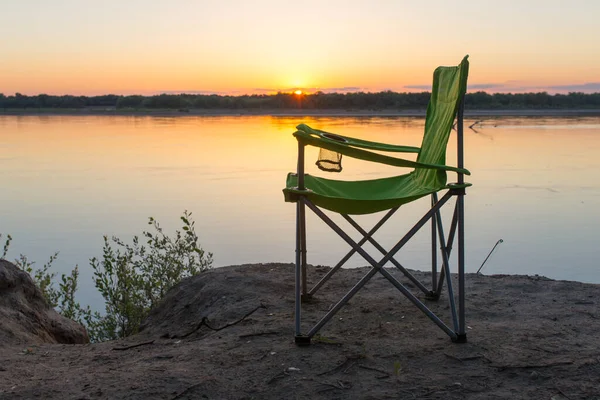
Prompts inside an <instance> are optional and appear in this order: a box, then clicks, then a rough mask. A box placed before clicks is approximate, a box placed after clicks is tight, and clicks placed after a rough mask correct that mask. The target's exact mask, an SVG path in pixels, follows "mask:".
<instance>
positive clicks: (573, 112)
mask: <svg viewBox="0 0 600 400" xmlns="http://www.w3.org/2000/svg"><path fill="white" fill-rule="evenodd" d="M0 116H134V117H187V116H206V117H221V116H232V117H235V116H272V117H415V118H418V117H425V109H413V110H343V109H327V110H315V109H183V110H150V109H147V110H117V109H115V108H85V109H64V110H63V109H23V110H0ZM595 116H600V109H493V110H478V109H477V110H469V109H466V110H465V117H467V118H480V117H595Z"/></svg>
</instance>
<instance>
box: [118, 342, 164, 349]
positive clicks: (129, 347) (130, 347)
mask: <svg viewBox="0 0 600 400" xmlns="http://www.w3.org/2000/svg"><path fill="white" fill-rule="evenodd" d="M152 343H154V340H150V341H148V342H142V343H137V344H132V345H131V346H125V347H113V348H112V349H113V350H129V349H134V348H136V347H140V346H146V345H147V344H152Z"/></svg>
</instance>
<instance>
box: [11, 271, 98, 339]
mask: <svg viewBox="0 0 600 400" xmlns="http://www.w3.org/2000/svg"><path fill="white" fill-rule="evenodd" d="M88 342H89V337H88V334H87V332H86V330H85V328H84V327H83V326H82V325H80V324H78V323H77V322H75V321H72V320H70V319H68V318H65V317H63V316H62V315H60V314H59V313H57V312H56V311H55V310H54V309H53V308H52V307H50V305H49V304H48V302H47V301H46V299H45V298H44V296H43V294H42V291H41V290H40V289H39V288H38V287H37V286H36V285H35V283H34V282H33V279H31V277H30V276H29V274H27V273H26V272H24V271H22V270H21V269H19V268H18V267H17V266H15V265H14V264H12V263H10V262H8V261H6V260H0V347H1V346H6V345H21V344H22V345H32V344H42V343H67V344H75V343H79V344H83V343H88Z"/></svg>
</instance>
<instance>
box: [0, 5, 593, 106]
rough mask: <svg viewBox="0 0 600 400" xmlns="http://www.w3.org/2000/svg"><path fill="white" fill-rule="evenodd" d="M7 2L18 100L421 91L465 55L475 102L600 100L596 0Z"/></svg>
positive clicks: (6, 61)
mask: <svg viewBox="0 0 600 400" xmlns="http://www.w3.org/2000/svg"><path fill="white" fill-rule="evenodd" d="M6 3H7V2H5V4H3V5H1V6H0V34H2V37H4V38H10V40H4V41H3V44H2V46H1V47H0V93H4V94H7V95H9V94H14V93H15V92H20V93H23V94H39V93H49V94H65V93H69V94H85V95H93V94H106V93H117V94H134V93H140V94H152V93H160V92H209V93H231V94H243V93H268V92H274V91H277V90H290V89H293V88H312V89H313V90H316V89H317V88H318V89H321V90H324V91H334V90H335V91H354V90H365V91H379V90H387V89H391V90H395V91H407V90H422V89H426V88H427V86H428V84H429V82H430V80H431V72H432V70H433V68H435V67H436V66H437V65H441V64H456V63H458V62H459V61H460V59H461V58H462V57H463V56H464V55H465V54H470V56H471V57H470V60H471V75H470V79H469V83H470V90H471V91H473V90H479V89H485V90H488V91H541V90H548V91H550V92H556V91H588V92H600V41H599V40H597V36H598V35H597V21H596V19H597V16H598V15H600V2H597V1H595V0H571V1H568V2H567V1H564V0H543V1H542V0H528V1H521V0H519V1H517V0H505V1H503V2H496V1H494V2H492V1H486V0H477V1H476V0H462V1H457V2H447V1H445V0H430V1H428V2H416V1H408V0H407V1H402V0H365V1H352V0H343V1H342V0H331V1H327V2H323V1H316V0H310V1H303V2H297V1H285V0H277V1H275V0H256V1H241V0H240V1H234V0H223V1H218V2H217V1H200V0H198V1H192V0H173V1H169V2H167V1H162V0H161V1H159V0H145V1H142V0H128V1H116V0H106V1H103V2H94V3H92V2H85V1H74V0H55V1H53V2H48V1H45V0H19V1H13V2H9V4H6ZM417 3H422V4H417ZM524 3H525V4H524Z"/></svg>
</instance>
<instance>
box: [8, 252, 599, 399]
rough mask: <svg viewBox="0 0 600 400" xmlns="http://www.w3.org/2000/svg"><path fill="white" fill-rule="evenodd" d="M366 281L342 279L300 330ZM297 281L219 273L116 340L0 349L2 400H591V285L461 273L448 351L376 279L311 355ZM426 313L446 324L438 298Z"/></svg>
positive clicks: (441, 337)
mask: <svg viewBox="0 0 600 400" xmlns="http://www.w3.org/2000/svg"><path fill="white" fill-rule="evenodd" d="M326 270H327V268H325V267H311V269H310V274H309V276H310V279H311V280H312V281H315V280H316V278H317V277H318V276H320V275H322V274H323V272H324V271H326ZM366 271H367V269H352V270H342V271H340V273H338V274H337V275H336V276H335V277H334V279H333V280H332V281H331V282H330V283H329V284H327V285H326V286H325V287H324V288H323V289H322V290H321V291H320V292H318V293H317V295H316V297H315V299H314V301H312V302H310V303H309V304H306V305H305V308H304V312H303V319H304V323H305V324H304V325H303V328H304V329H307V328H309V325H310V322H315V321H316V320H317V319H318V316H319V315H321V314H322V313H323V312H324V311H326V310H327V309H329V308H330V307H331V305H332V304H333V303H334V302H335V301H336V299H338V298H339V297H341V295H342V293H343V291H344V289H349V288H350V287H351V286H352V284H353V283H355V282H356V281H357V280H358V279H359V278H360V277H361V276H362V275H364V274H365V273H366ZM390 271H391V270H390ZM394 274H395V275H399V273H397V272H396V271H394ZM415 274H416V275H417V276H418V277H420V278H422V279H423V280H424V281H425V279H426V278H425V277H426V275H425V274H424V273H420V272H415ZM405 281H406V279H403V280H402V282H405ZM293 285H294V283H293V266H292V265H290V264H265V265H244V266H236V267H226V268H219V269H215V270H212V271H209V272H207V273H205V274H202V275H200V276H198V277H194V278H191V279H188V280H185V281H184V282H182V283H181V284H180V285H178V286H177V287H176V288H175V289H174V290H172V291H171V292H169V294H168V295H167V298H166V299H165V301H164V302H163V303H162V304H161V306H160V307H158V308H157V309H156V310H154V312H153V313H152V314H151V315H150V317H149V318H148V320H147V321H146V323H145V325H144V329H143V331H142V332H141V333H140V334H138V335H136V336H134V337H130V338H128V339H126V340H121V341H117V342H107V343H99V344H89V345H41V346H10V347H6V346H5V347H0V399H31V398H41V399H97V398H107V399H173V400H175V399H202V398H205V399H284V398H285V399H293V398H297V399H347V398H353V399H354V398H357V399H358V398H360V399H398V398H403V399H404V398H405V399H554V400H562V399H568V400H570V399H600V310H599V308H598V305H599V303H600V300H599V299H600V285H592V284H583V283H578V282H566V281H554V280H550V279H546V278H543V277H538V276H533V277H531V276H482V275H474V274H469V275H468V276H467V296H466V297H467V306H468V307H467V323H468V343H465V344H456V343H452V342H451V340H450V339H449V337H448V336H447V335H446V334H445V333H444V332H442V331H441V330H440V329H439V328H438V327H437V326H436V325H434V324H433V323H432V322H431V321H430V320H429V319H428V318H427V317H426V316H425V315H424V314H422V313H421V312H420V311H419V310H418V309H416V308H415V307H414V306H413V305H412V304H411V303H410V302H409V301H408V300H407V299H406V298H404V297H403V296H402V295H401V294H400V293H399V292H398V291H397V290H396V289H395V288H394V287H393V286H392V285H391V284H389V282H388V281H387V280H385V278H383V277H382V276H381V275H380V274H377V275H376V276H375V277H374V278H373V279H372V280H371V282H370V283H368V284H367V286H366V287H365V288H364V289H363V290H361V291H360V292H359V293H358V294H357V295H356V296H355V297H354V298H353V299H352V300H351V301H350V304H348V305H347V306H345V307H344V308H343V309H342V310H341V311H340V312H339V314H338V315H337V316H336V317H335V318H334V319H333V320H332V321H330V322H329V323H328V324H327V325H325V327H324V328H323V329H322V330H321V332H320V335H319V336H317V337H316V338H314V340H313V343H312V344H311V345H310V346H308V347H298V346H296V345H295V344H294V341H293V323H294V322H293V321H294V319H293V312H294V304H293V293H294V292H293ZM427 304H428V306H430V308H431V309H432V310H434V311H437V312H440V313H441V314H442V315H443V316H444V317H445V318H446V321H448V320H449V315H448V314H449V311H448V299H447V297H446V296H445V295H443V296H442V298H441V299H440V300H439V301H438V302H428V303H427Z"/></svg>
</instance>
